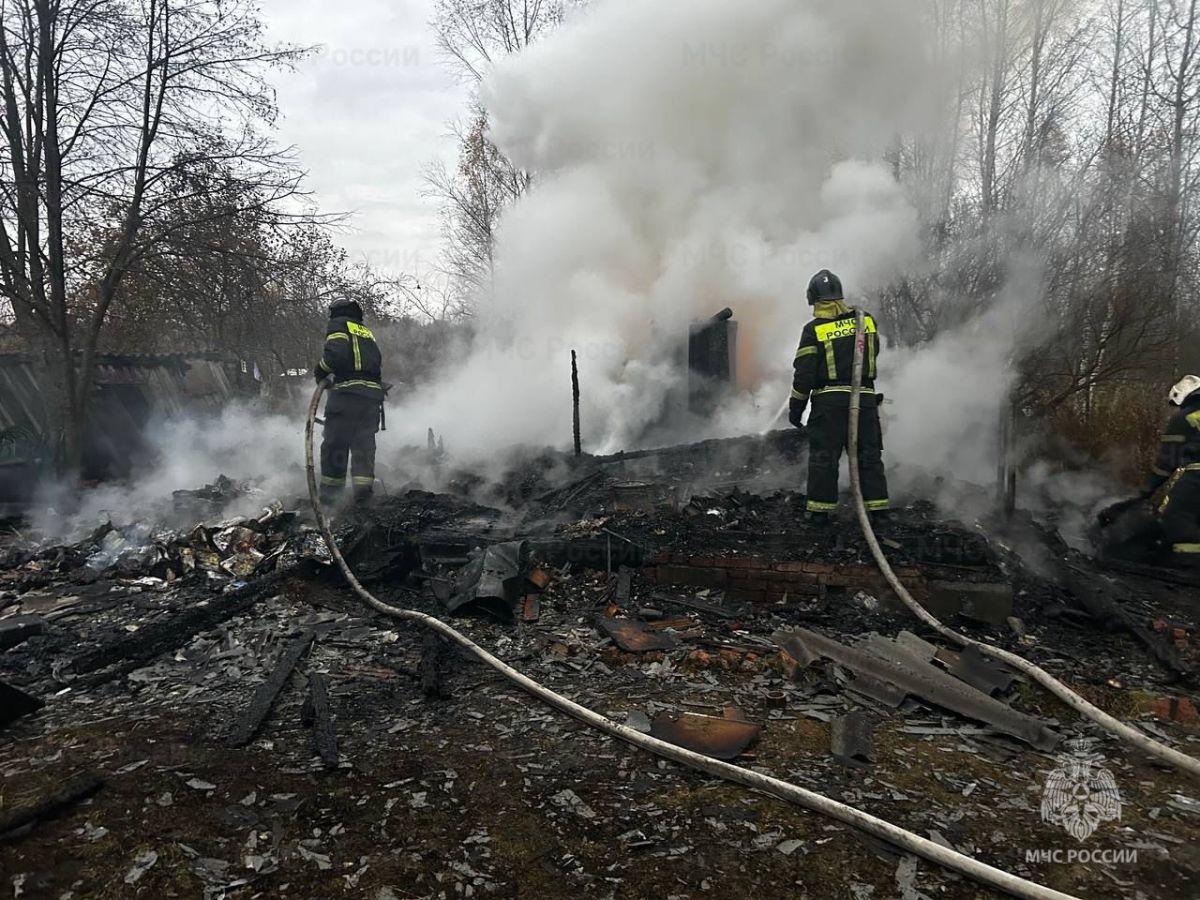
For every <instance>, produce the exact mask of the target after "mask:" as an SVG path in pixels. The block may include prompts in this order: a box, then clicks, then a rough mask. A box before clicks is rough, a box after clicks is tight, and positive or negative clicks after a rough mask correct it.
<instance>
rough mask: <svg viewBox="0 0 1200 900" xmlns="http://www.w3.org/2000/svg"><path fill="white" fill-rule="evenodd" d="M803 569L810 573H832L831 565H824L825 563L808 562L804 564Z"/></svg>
mask: <svg viewBox="0 0 1200 900" xmlns="http://www.w3.org/2000/svg"><path fill="white" fill-rule="evenodd" d="M804 571H805V572H808V573H809V574H811V575H832V574H833V566H830V565H826V564H825V563H813V562H810V563H805V564H804Z"/></svg>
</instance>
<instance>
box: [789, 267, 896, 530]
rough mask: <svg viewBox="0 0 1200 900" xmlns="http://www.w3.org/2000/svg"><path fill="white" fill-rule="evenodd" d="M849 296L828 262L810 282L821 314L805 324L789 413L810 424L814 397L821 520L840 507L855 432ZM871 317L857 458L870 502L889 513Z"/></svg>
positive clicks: (816, 497)
mask: <svg viewBox="0 0 1200 900" xmlns="http://www.w3.org/2000/svg"><path fill="white" fill-rule="evenodd" d="M845 299H846V296H845V294H844V293H843V292H842V282H841V279H840V278H838V277H837V276H836V275H834V274H833V273H832V272H830V271H829V270H828V269H823V270H821V271H820V272H818V273H817V274H816V275H814V276H813V279H812V281H811V282H809V285H808V302H809V305H811V306H812V307H813V313H814V315H815V316H816V318H814V319H813V320H812V321H811V322H809V323H808V324H807V325H805V326H804V333H803V335H802V336H801V338H800V348H799V349H798V350H797V351H796V361H795V364H794V368H795V375H794V377H793V380H792V399H791V406H790V411H789V419H790V421H791V423H792V425H793V426H795V427H796V428H801V427H803V425H802V422H803V418H804V411H805V409H806V408H807V407H808V405H809V403H810V402H811V404H812V413H811V415H810V416H809V419H808V508H807V516H808V518H809V519H812V520H816V521H828V519H829V517H830V515H831V514H832V513H833V512H835V511H836V510H837V506H838V467H839V466H840V465H841V460H842V454H843V453H844V452H845V451H846V450H847V444H848V443H849V437H850V390H851V388H850V385H851V382H852V379H853V375H854V344H855V337H856V335H857V333H858V325H857V321H856V319H857V315H858V314H857V312H856V311H855V310H853V309H851V308H849V307H848V306H847V305H846V303H845ZM864 321H865V330H866V355H865V357H864V359H863V379H862V388H863V390H862V409H861V412H860V415H859V441H858V464H859V471H860V475H861V477H862V489H863V497H864V499H865V500H866V503H867V509H868V511H870V513H871V515H872V518H874V519H883V518H886V516H887V514H888V510H889V502H888V485H887V475H886V473H885V472H884V468H883V431H882V429H881V427H880V424H879V398H878V396H877V395H876V393H875V374H876V367H877V360H878V358H879V332H878V328H877V326H876V324H875V319H874V318H873V317H872V316H871V315H869V314H864Z"/></svg>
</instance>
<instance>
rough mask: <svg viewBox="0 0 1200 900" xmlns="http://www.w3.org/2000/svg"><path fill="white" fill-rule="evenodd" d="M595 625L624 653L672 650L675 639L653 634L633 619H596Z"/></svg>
mask: <svg viewBox="0 0 1200 900" xmlns="http://www.w3.org/2000/svg"><path fill="white" fill-rule="evenodd" d="M596 627H597V628H599V629H600V630H601V631H602V632H604V634H606V635H608V636H609V637H610V638H612V639H613V643H615V644H616V645H617V646H618V647H620V648H621V649H622V650H624V651H625V652H626V653H646V652H648V651H651V650H672V649H674V648H675V646H676V642H675V639H674V638H673V637H671V636H670V635H669V634H653V633H651V632H649V631H647V630H646V629H645V627H644V626H643V625H642V624H641V623H639V622H635V621H634V620H633V619H609V618H606V617H604V616H601V617H599V618H598V619H596Z"/></svg>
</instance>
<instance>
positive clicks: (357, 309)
mask: <svg viewBox="0 0 1200 900" xmlns="http://www.w3.org/2000/svg"><path fill="white" fill-rule="evenodd" d="M362 317H363V308H362V307H361V306H360V305H359V304H358V301H357V300H347V299H345V298H342V299H341V300H334V301H333V302H332V303H330V304H329V318H331V319H357V320H358V321H360V322H361V321H362Z"/></svg>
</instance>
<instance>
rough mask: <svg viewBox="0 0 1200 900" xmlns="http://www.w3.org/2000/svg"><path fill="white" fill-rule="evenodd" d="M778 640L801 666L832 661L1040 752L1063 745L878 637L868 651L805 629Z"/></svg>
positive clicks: (1039, 725) (1044, 728)
mask: <svg viewBox="0 0 1200 900" xmlns="http://www.w3.org/2000/svg"><path fill="white" fill-rule="evenodd" d="M773 639H774V641H775V643H776V644H777V645H779V647H780V648H782V649H783V650H784V651H785V652H786V653H787V654H789V655H790V656H792V657H793V658H794V659H796V660H797V661H798V662H799V663H800V665H801V666H809V665H811V664H812V663H814V662H816V661H817V660H818V659H828V660H832V661H833V662H836V663H838V664H839V665H841V666H844V667H845V668H847V669H850V670H851V671H852V672H854V673H855V674H856V675H863V676H866V677H868V678H872V679H874V680H876V681H881V682H884V683H886V684H893V685H895V686H896V687H898V688H900V689H902V690H904V691H905V692H907V693H909V694H912V695H913V696H916V697H920V698H922V699H924V700H927V701H929V702H930V703H935V704H937V705H938V706H941V707H944V708H945V709H949V710H951V711H953V712H956V713H958V714H959V715H962V716H966V717H967V718H970V719H975V720H976V721H980V722H986V723H987V724H989V725H991V726H992V727H993V728H995V729H996V730H997V731H1000V732H1003V733H1004V734H1007V735H1011V736H1012V737H1015V738H1019V739H1020V740H1022V741H1024V742H1025V743H1027V744H1030V745H1031V746H1033V747H1036V748H1037V749H1039V750H1043V751H1047V752H1048V751H1051V750H1053V749H1054V747H1055V746H1056V745H1057V744H1058V741H1059V739H1060V736H1059V735H1058V734H1056V733H1055V732H1053V731H1052V730H1051V729H1050V728H1049V726H1048V725H1047V724H1046V723H1045V722H1043V721H1041V720H1040V719H1035V718H1033V717H1031V716H1027V715H1025V714H1023V713H1019V712H1017V711H1016V710H1014V709H1012V708H1011V707H1009V706H1006V705H1005V704H1003V703H1001V702H1000V701H998V700H994V699H992V698H991V697H989V696H988V695H986V694H984V693H981V692H980V691H977V690H975V689H974V688H972V687H970V686H968V685H966V684H964V683H963V682H961V681H959V680H958V679H956V678H954V677H953V676H951V675H947V674H946V673H945V672H942V671H941V670H939V669H937V668H935V667H934V666H932V665H930V664H929V663H927V662H924V661H922V660H921V659H920V657H919V655H918V654H917V653H916V652H914V651H913V650H910V649H909V648H908V647H905V646H904V645H902V644H898V643H896V642H895V641H888V640H886V639H884V638H880V637H878V636H873V637H872V638H871V639H870V640H869V641H868V642H865V643H866V644H867V646H865V647H861V648H860V647H847V646H846V645H845V644H841V643H838V642H837V641H834V640H830V639H829V638H827V637H824V636H822V635H819V634H817V633H816V632H813V631H809V630H808V629H805V628H797V629H794V630H791V631H782V630H781V631H777V632H775V634H774V635H773Z"/></svg>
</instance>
